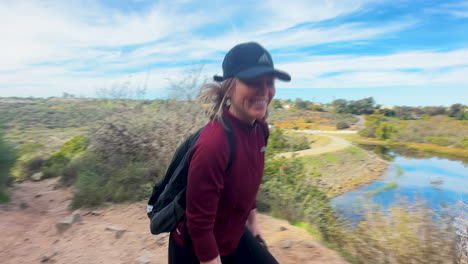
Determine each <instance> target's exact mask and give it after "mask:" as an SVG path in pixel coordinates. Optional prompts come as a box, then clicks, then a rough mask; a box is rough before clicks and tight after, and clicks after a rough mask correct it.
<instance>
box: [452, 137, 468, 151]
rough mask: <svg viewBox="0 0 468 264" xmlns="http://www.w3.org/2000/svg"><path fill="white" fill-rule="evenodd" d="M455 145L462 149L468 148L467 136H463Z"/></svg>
mask: <svg viewBox="0 0 468 264" xmlns="http://www.w3.org/2000/svg"><path fill="white" fill-rule="evenodd" d="M455 146H456V147H458V148H462V149H467V150H468V138H463V139H462V140H460V141H459V142H458V143H457V144H456V145H455Z"/></svg>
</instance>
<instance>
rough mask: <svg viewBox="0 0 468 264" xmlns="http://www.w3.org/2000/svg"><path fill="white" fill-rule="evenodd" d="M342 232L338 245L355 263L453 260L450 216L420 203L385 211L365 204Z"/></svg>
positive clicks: (449, 261) (444, 261)
mask: <svg viewBox="0 0 468 264" xmlns="http://www.w3.org/2000/svg"><path fill="white" fill-rule="evenodd" d="M342 234H343V236H342V237H340V239H341V240H342V245H343V247H342V249H344V250H346V251H347V252H349V253H351V254H352V255H354V257H356V258H357V259H358V260H359V261H358V263H372V264H374V263H375V264H386V263H389V264H397V263H428V264H429V263H453V260H454V257H455V250H454V230H453V229H452V228H451V221H450V219H449V218H445V217H441V216H437V215H436V214H435V213H434V212H433V211H432V210H430V209H426V208H425V207H424V206H422V205H414V206H411V207H410V206H408V205H398V206H394V207H392V208H390V209H389V210H388V213H385V212H383V210H382V208H379V207H377V208H371V207H368V208H366V209H365V212H364V215H363V219H362V220H361V221H360V222H359V223H358V224H354V225H352V224H350V225H348V226H343V229H342Z"/></svg>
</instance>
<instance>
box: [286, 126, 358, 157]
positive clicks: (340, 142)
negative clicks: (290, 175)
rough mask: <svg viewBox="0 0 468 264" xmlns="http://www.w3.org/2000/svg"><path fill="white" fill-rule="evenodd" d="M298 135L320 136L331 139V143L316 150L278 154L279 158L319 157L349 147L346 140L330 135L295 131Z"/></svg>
mask: <svg viewBox="0 0 468 264" xmlns="http://www.w3.org/2000/svg"><path fill="white" fill-rule="evenodd" d="M295 132H299V133H304V134H313V135H320V136H323V137H327V138H329V139H331V142H330V143H329V144H327V145H325V146H321V147H317V148H310V149H305V150H300V151H293V152H284V153H281V154H278V156H279V157H285V158H290V157H292V156H296V157H302V156H310V155H319V154H323V153H327V152H334V151H338V150H342V149H345V148H347V147H349V146H351V143H350V142H349V141H347V140H346V139H343V138H339V137H335V136H330V135H325V134H321V133H315V132H309V131H307V130H302V131H295Z"/></svg>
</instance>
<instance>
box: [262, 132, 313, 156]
mask: <svg viewBox="0 0 468 264" xmlns="http://www.w3.org/2000/svg"><path fill="white" fill-rule="evenodd" d="M311 143H313V142H310V141H309V139H308V137H307V136H305V135H301V134H298V133H285V131H284V130H283V129H272V130H270V136H269V139H268V147H267V155H274V154H277V153H280V152H291V151H299V150H304V149H308V148H310V145H311Z"/></svg>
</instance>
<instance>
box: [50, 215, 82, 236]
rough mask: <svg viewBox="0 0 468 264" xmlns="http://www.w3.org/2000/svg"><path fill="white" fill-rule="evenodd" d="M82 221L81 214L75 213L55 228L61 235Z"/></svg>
mask: <svg viewBox="0 0 468 264" xmlns="http://www.w3.org/2000/svg"><path fill="white" fill-rule="evenodd" d="M80 221H81V216H80V214H79V210H76V211H74V212H73V213H72V214H71V215H70V216H68V217H66V218H64V219H63V220H62V221H60V222H58V223H57V224H56V225H55V227H56V228H57V232H58V233H59V234H61V233H63V232H65V230H67V229H68V228H70V227H71V226H72V225H73V224H75V223H78V222H80Z"/></svg>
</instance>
